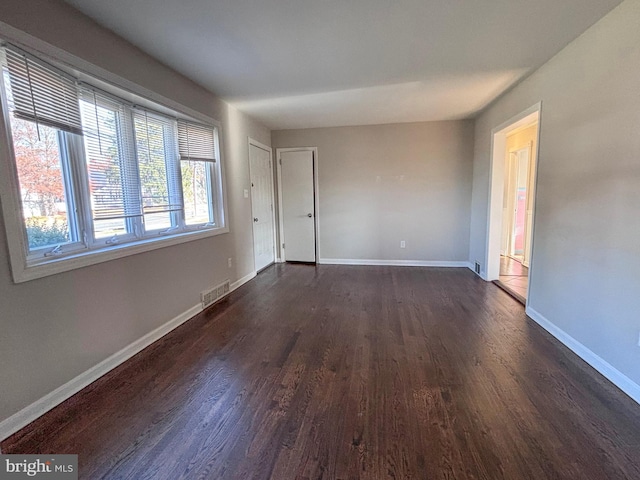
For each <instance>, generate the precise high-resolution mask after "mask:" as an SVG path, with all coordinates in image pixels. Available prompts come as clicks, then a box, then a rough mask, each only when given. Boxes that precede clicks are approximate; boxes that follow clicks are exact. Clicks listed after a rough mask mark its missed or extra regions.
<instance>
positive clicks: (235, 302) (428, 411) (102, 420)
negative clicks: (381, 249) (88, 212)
mask: <svg viewBox="0 0 640 480" xmlns="http://www.w3.org/2000/svg"><path fill="white" fill-rule="evenodd" d="M2 447H3V451H4V452H7V453H11V452H19V453H40V452H41V453H45V452H49V453H78V454H79V455H80V476H81V478H85V479H100V478H118V479H120V478H122V479H124V478H127V479H143V478H153V479H178V478H189V479H191V478H194V479H195V478H203V479H206V478H211V479H217V478H225V479H227V478H228V479H267V478H273V479H278V480H281V479H358V478H359V479H385V478H393V479H412V478H415V479H489V480H498V479H507V480H521V479H535V480H542V479H571V480H576V479H579V480H588V479H598V480H601V479H602V480H604V479H606V480H613V479H623V478H624V479H640V407H639V406H638V405H637V404H635V403H634V402H633V401H631V400H630V399H629V398H627V397H626V396H625V395H624V394H622V393H621V392H620V391H618V390H617V389H616V388H615V387H613V386H612V385H611V384H609V383H608V382H607V381H606V380H604V379H603V378H602V377H601V376H600V375H599V374H597V373H596V372H595V371H594V370H592V369H591V368H590V367H588V366H587V365H586V364H585V363H583V362H582V361H581V360H579V359H578V358H577V357H575V356H574V355H573V354H572V353H571V352H569V351H568V350H567V349H566V348H564V347H563V346H561V345H560V344H559V343H558V342H557V341H555V340H554V339H553V338H552V337H550V336H549V335H548V334H547V333H546V332H544V331H543V330H542V329H541V328H539V327H538V326H537V325H536V324H535V323H534V322H533V321H531V320H530V319H528V318H527V317H526V316H525V315H524V313H523V308H522V306H521V305H520V304H519V303H517V302H516V301H515V300H513V299H512V298H511V297H509V296H508V295H507V294H506V293H504V292H503V291H502V290H500V289H499V288H497V287H496V286H495V285H493V284H492V283H485V282H484V281H482V280H481V279H479V278H478V277H477V276H476V275H474V274H473V273H472V272H471V271H469V270H466V269H437V268H411V267H409V268H403V267H348V266H319V267H314V266H308V265H277V266H274V267H271V268H269V269H267V270H265V271H264V272H263V273H262V274H260V275H259V276H258V278H256V279H255V280H253V281H252V282H250V283H248V284H247V285H245V286H244V287H242V288H240V289H239V290H237V291H235V292H233V293H232V294H231V295H230V297H229V298H227V299H225V300H224V301H222V303H221V304H219V305H216V306H214V307H213V308H211V309H209V310H208V311H207V312H205V313H204V314H201V315H199V316H198V317H196V318H194V319H193V320H191V321H190V322H188V323H187V324H185V325H183V326H182V327H180V328H178V329H177V330H175V331H173V332H172V333H171V334H169V335H167V336H166V337H165V338H163V339H162V340H160V341H159V342H157V343H156V344H154V345H153V346H151V347H150V348H149V349H147V350H145V351H144V352H142V353H141V354H139V355H137V356H135V357H134V358H133V359H131V360H130V361H128V362H126V363H125V364H124V365H122V366H121V367H119V368H117V369H116V370H114V371H113V372H111V373H110V374H108V375H107V376H105V377H103V378H102V379H100V380H99V381H97V382H95V383H94V384H92V385H91V386H90V387H88V388H87V389H85V390H84V391H82V392H81V393H80V394H78V395H76V396H74V397H73V398H72V399H70V400H68V401H67V402H65V403H64V404H62V405H61V406H60V407H58V408H56V409H54V410H53V411H51V412H50V413H49V414H47V415H45V416H44V417H42V418H41V419H40V420H38V421H36V422H35V423H34V424H32V425H31V426H29V427H27V428H26V429H24V430H23V431H21V432H19V433H18V434H16V435H15V436H13V437H12V438H10V439H8V440H7V441H5V442H3V445H2Z"/></svg>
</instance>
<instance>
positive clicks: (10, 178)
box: [0, 32, 229, 283]
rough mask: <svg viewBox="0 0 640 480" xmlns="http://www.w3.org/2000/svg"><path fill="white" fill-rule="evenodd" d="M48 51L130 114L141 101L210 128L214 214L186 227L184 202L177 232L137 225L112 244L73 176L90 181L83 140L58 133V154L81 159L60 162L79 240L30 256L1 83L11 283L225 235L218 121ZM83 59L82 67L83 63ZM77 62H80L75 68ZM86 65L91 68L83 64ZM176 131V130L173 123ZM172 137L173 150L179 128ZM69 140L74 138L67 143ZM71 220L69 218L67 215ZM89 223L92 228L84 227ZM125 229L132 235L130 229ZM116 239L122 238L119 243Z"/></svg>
mask: <svg viewBox="0 0 640 480" xmlns="http://www.w3.org/2000/svg"><path fill="white" fill-rule="evenodd" d="M0 33H1V32H0ZM3 36H4V35H3ZM4 38H5V39H6V40H7V41H12V43H16V44H18V45H19V46H20V48H23V49H25V50H26V51H27V52H29V53H30V52H31V51H32V48H33V47H32V48H29V46H25V45H24V44H20V43H19V42H15V40H14V39H10V38H7V37H6V36H4ZM49 49H50V50H55V52H47V53H46V54H44V55H43V53H42V52H38V53H37V54H36V56H37V57H38V58H42V59H43V60H44V61H46V62H49V63H52V64H54V65H55V66H59V65H60V62H63V63H62V65H61V67H62V68H63V69H64V70H65V71H67V70H70V71H71V73H73V74H74V75H75V76H76V78H78V80H79V81H81V82H84V83H87V84H89V85H90V86H92V87H94V88H97V89H99V90H101V91H104V92H105V93H107V94H111V95H113V96H115V97H116V98H117V99H118V100H120V101H122V102H123V103H125V104H126V103H131V111H130V112H129V113H130V114H131V115H133V108H134V107H133V105H135V104H140V105H141V106H142V107H143V108H145V109H148V110H153V111H156V112H158V113H159V115H161V116H165V117H168V118H171V119H172V120H175V121H177V120H178V119H181V120H186V121H189V122H194V123H199V124H205V125H207V126H208V127H211V128H212V130H213V132H214V136H215V139H216V144H215V145H216V152H215V157H216V162H218V165H217V166H215V165H212V167H211V170H212V173H213V175H212V178H211V183H210V189H211V190H212V192H211V194H210V195H211V197H212V198H213V215H214V219H215V220H216V222H215V224H214V225H211V224H210V222H209V223H207V224H197V225H187V224H186V220H185V217H184V201H183V206H182V210H181V211H180V212H174V213H177V215H173V214H172V217H175V216H177V217H179V218H178V222H177V223H178V227H179V228H176V229H175V230H174V229H170V230H171V231H166V230H165V231H163V230H160V231H157V230H156V231H150V232H144V230H143V229H140V228H139V227H137V230H138V231H136V232H133V235H134V236H135V238H126V239H118V241H116V242H114V243H110V242H109V240H110V239H109V238H95V234H94V232H93V218H92V213H91V206H90V195H89V191H88V190H89V189H88V182H82V181H78V180H77V179H79V178H84V179H88V172H87V171H86V170H87V169H86V163H85V160H84V141H83V138H82V137H81V136H78V135H72V134H65V133H62V132H60V133H59V134H58V135H59V138H60V137H64V139H65V141H61V140H62V138H60V140H59V145H60V150H61V155H68V156H69V157H71V156H77V155H81V160H82V161H78V160H77V159H76V160H70V161H69V162H66V161H64V160H62V161H61V163H62V165H63V170H64V171H65V172H64V175H63V178H64V179H65V187H68V183H69V182H68V178H69V176H73V177H75V179H76V180H74V181H72V182H71V184H72V185H71V190H72V192H70V193H69V195H68V196H69V198H67V205H68V209H72V208H73V209H75V210H76V215H75V217H76V219H74V220H73V222H74V224H75V226H74V227H73V228H75V229H76V230H75V231H76V232H77V233H76V234H77V236H78V238H77V241H75V242H73V243H69V244H66V245H65V246H64V247H63V248H62V255H55V254H54V255H49V256H44V255H43V254H42V252H41V250H49V251H51V250H52V249H49V248H45V249H39V250H38V251H37V254H34V253H35V251H33V250H32V251H30V250H29V243H28V238H27V234H26V228H25V222H24V217H23V210H22V202H21V198H20V186H19V179H18V171H17V165H16V159H15V153H14V146H13V142H12V137H11V124H10V121H11V120H10V118H11V113H10V112H9V108H8V102H7V98H6V92H5V89H4V87H2V88H0V91H1V94H0V103H1V110H0V204H1V206H2V214H3V215H2V221H3V222H4V226H5V231H6V237H7V244H8V250H9V259H10V264H11V270H12V275H13V280H14V282H15V283H22V282H26V281H30V280H33V279H37V278H42V277H46V276H49V275H54V274H57V273H62V272H67V271H71V270H74V269H77V268H82V267H86V266H89V265H95V264H98V263H102V262H106V261H110V260H114V259H118V258H123V257H127V256H130V255H136V254H138V253H143V252H147V251H152V250H156V249H159V248H165V247H168V246H172V245H178V244H181V243H186V242H191V241H195V240H199V239H204V238H208V237H213V236H217V235H220V234H224V233H228V232H229V227H228V225H227V221H226V219H227V202H226V184H225V183H226V182H225V173H224V158H223V145H222V138H221V137H222V135H221V130H222V128H221V124H220V122H218V121H216V120H215V119H213V118H211V117H208V116H206V115H203V114H201V113H200V112H197V111H195V110H192V109H189V108H188V107H184V106H183V105H180V104H178V103H177V102H175V101H173V100H171V99H168V98H166V97H162V96H160V95H158V94H157V93H155V92H152V91H149V90H147V89H145V88H143V87H140V86H138V85H136V84H133V83H132V82H130V81H128V80H126V79H123V78H121V77H118V76H116V75H114V74H111V73H109V72H105V71H102V70H101V69H99V68H97V67H93V66H92V65H90V64H86V62H83V61H82V60H80V59H77V58H76V57H73V59H74V60H75V61H74V62H73V63H72V64H73V65H74V66H70V62H69V61H68V60H67V59H64V60H63V58H64V57H69V54H67V53H66V52H64V51H62V50H59V49H57V48H55V47H49ZM60 57H63V58H60ZM83 63H84V65H82V64H83ZM75 65H79V67H76V66H75ZM88 66H89V68H87V67H88ZM79 68H83V70H84V71H80V70H79ZM84 72H87V73H84ZM132 123H133V122H132ZM174 129H176V127H175V126H174ZM175 135H176V138H175V140H176V149H177V131H176V133H175ZM70 138H71V139H75V140H71V141H68V139H70ZM79 149H80V151H79ZM63 151H64V152H63ZM136 163H137V159H136ZM175 165H176V167H177V170H178V173H180V165H181V160H180V159H179V157H176V159H175ZM71 170H73V171H71ZM218 176H219V177H218ZM83 183H86V185H82V184H83ZM179 190H180V193H181V192H182V186H181V184H180V185H179ZM85 203H86V204H85ZM69 221H70V222H71V219H70V220H69ZM174 221H175V220H174ZM89 227H90V230H91V231H88V230H89ZM83 230H84V231H83ZM129 233H130V234H131V232H129ZM127 237H129V235H127ZM120 240H123V241H122V242H121V241H120Z"/></svg>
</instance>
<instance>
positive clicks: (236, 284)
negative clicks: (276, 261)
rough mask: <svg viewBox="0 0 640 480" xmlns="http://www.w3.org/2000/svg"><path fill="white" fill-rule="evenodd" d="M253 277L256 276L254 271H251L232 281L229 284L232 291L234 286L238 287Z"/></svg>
mask: <svg viewBox="0 0 640 480" xmlns="http://www.w3.org/2000/svg"><path fill="white" fill-rule="evenodd" d="M254 278H256V272H251V273H248V274H247V275H245V276H244V277H242V278H240V279H238V280H236V281H235V282H233V283H232V284H231V285H230V287H229V288H230V289H231V291H232V292H233V291H234V290H235V289H236V288H240V287H241V286H242V285H244V284H245V283H247V282H248V281H249V280H253V279H254Z"/></svg>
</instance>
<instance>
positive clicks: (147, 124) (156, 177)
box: [134, 112, 181, 231]
mask: <svg viewBox="0 0 640 480" xmlns="http://www.w3.org/2000/svg"><path fill="white" fill-rule="evenodd" d="M134 122H135V133H136V152H137V154H138V171H139V174H140V189H141V193H142V207H143V212H144V225H145V230H147V231H150V230H158V229H167V228H170V227H172V226H173V224H174V222H173V218H172V215H171V212H174V211H178V210H180V207H181V206H180V202H179V200H178V199H177V198H176V197H177V192H176V191H175V190H176V189H175V187H173V184H175V183H176V182H175V177H176V174H175V172H173V171H172V169H171V166H172V165H173V166H175V161H176V147H175V138H174V135H173V130H172V125H171V124H170V123H169V122H165V121H163V120H161V119H156V118H154V117H150V116H148V115H147V114H145V113H144V112H143V113H136V115H135V120H134ZM172 162H173V163H172ZM176 168H177V167H176Z"/></svg>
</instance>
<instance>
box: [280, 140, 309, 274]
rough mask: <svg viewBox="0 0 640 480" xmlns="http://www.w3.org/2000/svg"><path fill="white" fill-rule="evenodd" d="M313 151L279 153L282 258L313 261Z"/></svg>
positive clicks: (294, 260)
mask: <svg viewBox="0 0 640 480" xmlns="http://www.w3.org/2000/svg"><path fill="white" fill-rule="evenodd" d="M313 171H314V169H313V151H310V150H299V151H284V152H280V180H281V182H282V185H281V189H282V190H281V191H282V226H283V237H284V238H283V239H282V243H284V259H285V260H286V261H288V262H315V261H316V229H315V202H314V181H313Z"/></svg>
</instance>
